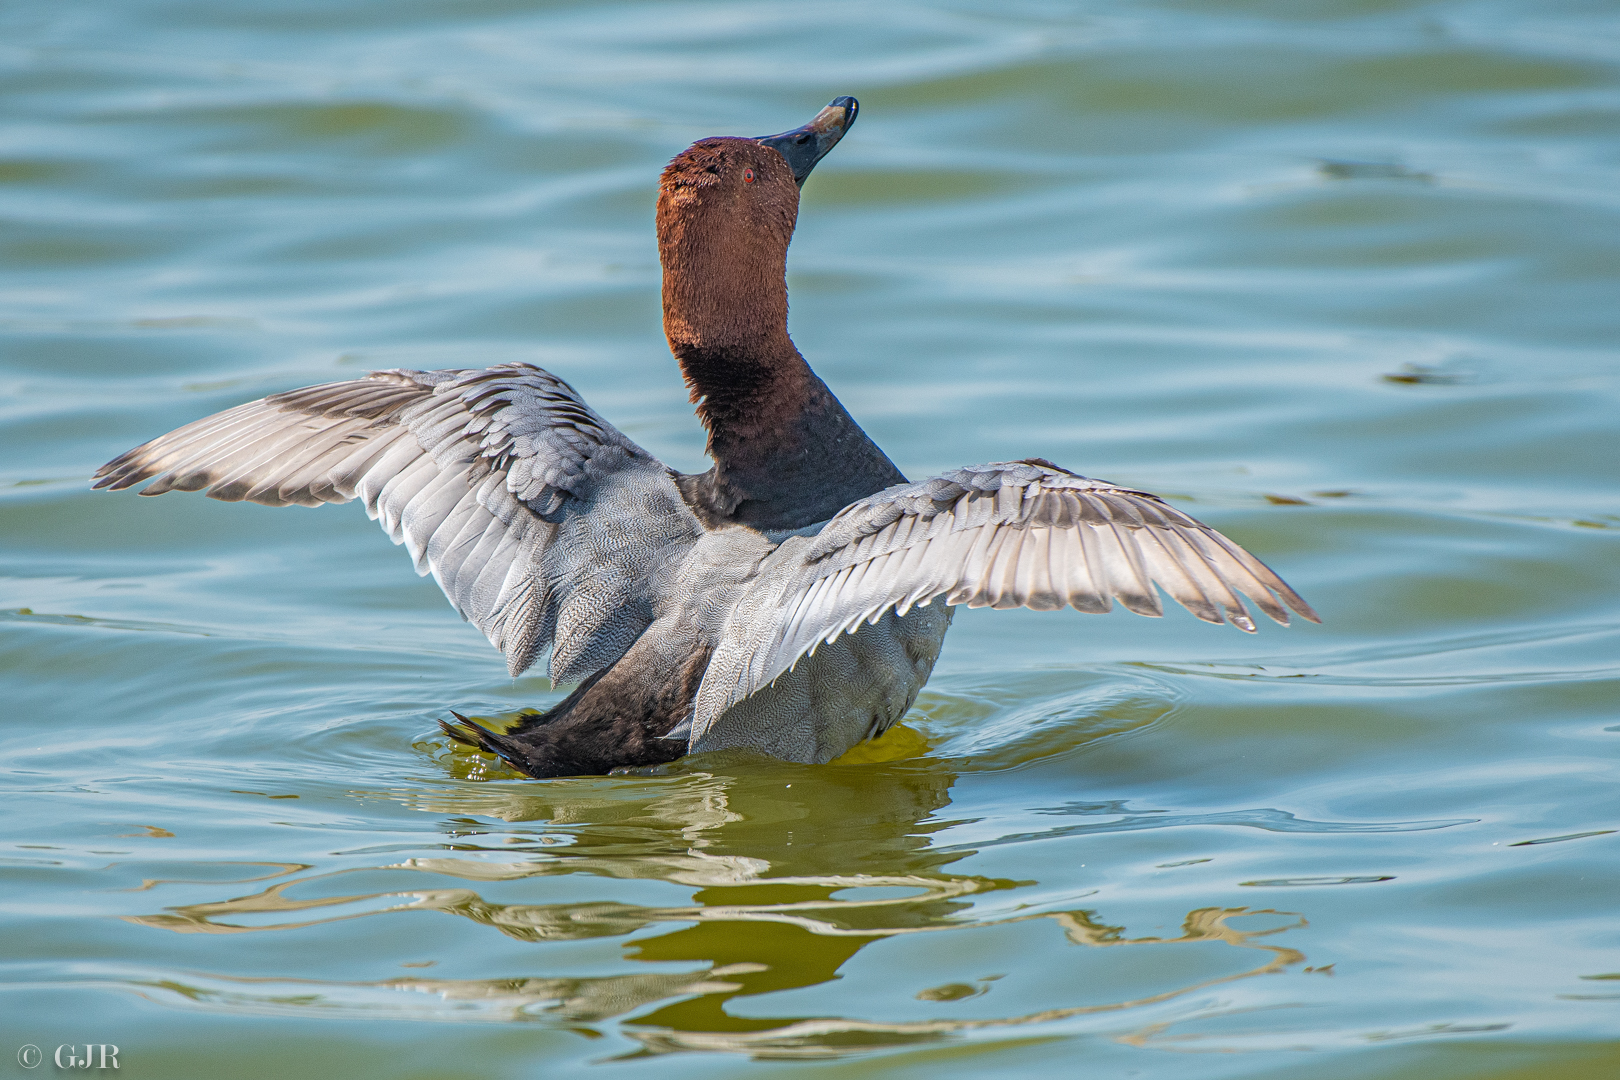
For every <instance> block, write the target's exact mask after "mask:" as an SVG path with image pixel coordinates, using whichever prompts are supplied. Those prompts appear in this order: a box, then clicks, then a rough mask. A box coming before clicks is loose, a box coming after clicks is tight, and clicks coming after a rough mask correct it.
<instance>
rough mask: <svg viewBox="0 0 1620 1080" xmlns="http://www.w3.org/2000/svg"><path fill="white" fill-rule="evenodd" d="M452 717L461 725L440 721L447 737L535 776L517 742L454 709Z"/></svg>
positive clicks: (451, 711)
mask: <svg viewBox="0 0 1620 1080" xmlns="http://www.w3.org/2000/svg"><path fill="white" fill-rule="evenodd" d="M450 715H451V716H453V717H455V718H456V719H457V720H459V721H460V723H458V724H448V723H445V722H444V721H443V720H440V721H439V727H441V728H443V729H444V733H445V734H446V735H448V736H450V737H451V738H452V739H454V740H456V742H458V743H463V744H465V745H467V746H472V747H476V748H478V749H479V750H482V751H484V752H485V753H489V754H494V755H496V756H497V757H499V758H500V759H501V760H502V761H505V762H506V763H507V764H508V765H510V766H512V767H513V768H514V769H516V770H517V771H518V772H521V773H527V774H529V775H530V776H532V775H534V773H533V771H532V767H531V766H530V765H529V764H528V763H527V762H526V761H525V757H526V755H525V754H524V753H523V748H522V747H520V746H519V745H518V744H517V743H516V742H514V741H513V740H511V739H509V738H507V737H506V736H505V735H502V734H500V733H498V732H494V731H491V730H489V729H488V728H486V727H483V726H481V725H479V724H475V723H473V722H472V721H471V720H469V719H467V717H465V716H462V715H461V714H460V713H458V712H456V711H455V710H454V709H451V710H450Z"/></svg>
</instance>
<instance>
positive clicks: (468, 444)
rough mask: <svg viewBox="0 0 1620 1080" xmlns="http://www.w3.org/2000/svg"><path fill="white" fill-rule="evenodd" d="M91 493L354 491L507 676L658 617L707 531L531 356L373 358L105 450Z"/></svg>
mask: <svg viewBox="0 0 1620 1080" xmlns="http://www.w3.org/2000/svg"><path fill="white" fill-rule="evenodd" d="M96 475H97V476H98V477H99V478H100V479H99V481H98V483H97V484H96V487H98V488H115V489H116V488H127V487H130V486H131V485H133V484H138V483H140V482H141V481H143V480H152V483H151V484H149V485H148V486H147V487H146V489H145V490H144V491H142V492H141V494H142V495H161V494H162V493H163V492H165V491H174V490H179V491H206V493H207V494H208V495H209V496H210V497H212V498H215V499H224V500H228V501H235V500H242V499H246V500H249V501H252V502H258V503H264V504H265V505H268V506H288V505H294V504H296V505H302V506H318V505H320V504H322V503H329V502H330V503H341V502H348V501H349V500H351V499H355V498H358V499H360V500H361V501H362V502H363V503H364V505H365V508H366V513H368V514H370V515H371V517H372V518H373V519H376V520H379V521H380V522H381V524H382V527H383V529H384V530H385V531H386V532H387V533H388V535H389V536H390V537H391V538H392V539H393V541H394V543H396V544H404V545H405V546H406V549H407V550H408V551H409V552H410V553H411V557H412V559H414V560H415V562H416V571H417V573H418V574H427V573H432V574H433V576H434V579H435V580H436V581H438V583H439V586H440V587H441V588H442V589H443V590H444V593H445V595H446V596H447V597H449V599H450V603H451V604H452V605H453V606H454V607H455V609H456V610H457V611H458V612H460V613H461V616H462V617H463V618H465V619H468V620H470V621H471V622H472V623H473V624H474V625H475V626H477V627H478V628H479V629H480V630H482V631H483V632H484V634H485V635H487V636H488V638H489V640H490V641H491V642H492V643H493V644H494V645H495V647H496V648H498V649H500V650H501V651H502V652H503V653H504V654H505V655H506V660H507V667H508V669H509V670H510V671H511V672H512V674H514V675H516V674H518V673H519V672H521V671H523V670H525V669H526V668H528V667H529V666H530V665H531V664H533V663H534V662H535V660H536V659H537V658H538V657H539V656H540V654H541V653H542V652H544V651H545V650H546V649H548V648H549V649H551V650H552V653H551V658H550V664H549V674H550V675H551V677H552V678H553V679H554V680H556V681H558V682H574V681H577V680H579V679H582V678H585V677H586V676H588V675H590V674H592V673H594V672H596V671H598V670H600V669H602V668H604V667H606V666H607V665H609V664H611V663H612V662H613V661H614V660H616V659H618V657H619V656H621V655H622V654H623V653H624V651H625V650H626V649H627V648H629V646H630V644H631V643H632V642H634V641H635V639H636V638H637V637H638V636H639V635H640V634H641V632H642V631H643V630H645V629H646V628H647V626H648V625H649V624H650V623H651V622H652V620H653V616H654V612H653V606H654V598H653V595H652V589H653V581H652V578H653V576H654V575H655V573H656V571H657V570H658V569H659V568H661V567H665V566H668V565H669V564H670V563H671V562H672V561H674V560H678V559H679V558H680V557H681V555H682V554H683V553H684V551H685V550H686V549H687V548H690V547H691V545H692V544H693V543H695V542H696V540H697V538H698V536H699V534H700V533H701V531H702V530H701V527H700V526H699V524H698V522H697V519H696V518H695V517H693V515H692V513H691V511H690V510H688V509H687V508H686V505H685V503H683V502H682V501H681V497H680V493H679V492H678V491H677V490H676V488H675V484H674V482H673V481H672V479H671V478H670V474H669V470H668V469H667V468H665V467H664V465H663V464H662V463H660V462H659V461H658V460H657V459H656V458H654V457H653V456H652V455H651V454H648V453H647V452H646V451H645V450H643V449H642V448H641V447H639V446H637V445H636V444H635V443H633V442H631V441H630V440H629V439H627V438H625V436H624V435H623V434H621V433H620V432H619V431H618V430H617V429H615V428H614V427H613V425H611V424H609V423H608V422H607V421H606V420H604V419H602V418H601V417H600V416H598V415H597V414H596V413H595V412H594V411H592V410H591V409H590V407H589V406H587V405H586V404H585V402H584V401H583V400H582V399H581V398H580V396H579V395H578V394H577V393H575V392H574V389H573V388H572V387H571V386H569V385H568V384H567V383H565V382H563V381H562V380H561V379H559V378H557V377H556V376H555V375H552V374H551V373H549V372H546V371H543V370H541V369H540V368H537V367H533V366H531V365H529V364H500V365H497V366H495V367H491V368H485V369H480V370H467V371H405V370H397V371H378V372H374V373H372V374H371V375H369V376H367V377H366V378H363V379H355V380H353V381H351V382H341V383H329V384H326V385H323V386H312V387H308V388H306V389H303V390H293V391H289V392H288V393H284V394H275V395H273V396H271V397H267V398H263V399H261V400H259V401H252V402H249V403H247V404H246V405H239V406H237V407H236V408H234V409H228V410H226V411H225V412H222V413H217V414H215V415H214V416H210V417H206V418H204V419H202V420H198V421H196V422H195V423H192V424H188V425H186V426H185V427H182V428H179V429H177V430H175V431H172V432H170V433H169V434H167V435H164V436H161V437H159V438H157V439H154V440H152V441H151V442H149V443H146V444H145V445H143V446H138V447H136V448H135V449H133V450H131V451H129V452H128V453H126V454H124V455H122V456H120V457H118V458H116V459H114V460H113V461H111V462H109V463H108V464H107V465H105V466H103V467H102V469H101V470H100V471H99V472H98V473H97V474H96Z"/></svg>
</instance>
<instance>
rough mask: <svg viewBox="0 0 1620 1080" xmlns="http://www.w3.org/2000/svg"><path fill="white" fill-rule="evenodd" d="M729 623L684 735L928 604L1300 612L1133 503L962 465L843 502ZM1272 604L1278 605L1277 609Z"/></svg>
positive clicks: (1254, 568)
mask: <svg viewBox="0 0 1620 1080" xmlns="http://www.w3.org/2000/svg"><path fill="white" fill-rule="evenodd" d="M761 570H762V572H761V574H760V577H759V578H758V579H757V580H756V581H755V582H754V583H753V584H752V585H750V586H749V589H748V592H747V593H746V594H745V595H744V597H743V599H742V601H741V603H739V604H738V605H737V607H736V609H735V610H734V611H733V612H732V614H731V616H730V617H729V618H728V620H727V622H726V626H725V629H724V630H723V631H722V633H721V637H720V639H719V641H718V642H717V644H716V648H715V652H714V657H713V659H712V660H711V661H710V665H709V670H708V673H707V674H706V675H705V677H704V680H703V684H702V686H701V687H700V688H699V690H698V697H697V710H696V716H695V719H694V722H693V725H694V726H693V730H694V735H695V734H696V733H697V731H698V730H699V729H700V728H701V727H703V726H706V725H707V724H708V723H710V722H712V721H713V719H715V718H716V717H718V716H719V715H720V714H721V713H723V712H724V711H725V710H726V709H728V708H730V707H731V706H732V705H735V704H736V703H737V702H739V701H741V700H742V699H743V698H745V697H747V696H749V695H750V694H752V693H754V692H755V691H757V690H759V689H760V688H761V687H764V686H767V685H769V684H770V683H771V682H772V680H774V679H776V678H777V677H778V676H779V675H781V674H782V673H783V672H785V671H787V670H789V669H790V668H791V667H792V666H793V665H794V664H795V663H797V662H798V660H799V659H800V658H801V657H803V656H804V655H805V654H806V653H809V652H811V651H813V650H814V649H815V647H816V646H817V645H818V644H820V643H821V642H831V641H833V640H835V639H836V638H837V636H838V635H839V634H841V633H844V632H846V631H848V632H854V631H855V630H856V629H858V628H859V627H860V625H861V623H862V622H868V623H876V622H877V620H878V619H879V618H880V617H882V615H883V613H884V612H886V611H888V610H890V609H894V610H895V611H896V612H897V613H898V614H900V615H904V614H905V613H906V612H907V611H909V610H910V609H911V608H913V607H915V606H919V605H924V604H927V603H928V602H929V601H931V600H933V599H935V598H936V597H941V596H943V597H944V598H945V602H946V603H947V604H966V605H968V606H969V607H994V608H1014V607H1029V608H1034V609H1035V610H1037V611H1052V610H1056V609H1058V608H1062V607H1065V606H1069V607H1074V608H1077V609H1078V610H1080V611H1089V612H1097V613H1102V612H1106V611H1108V610H1109V608H1110V607H1111V606H1112V605H1113V601H1114V600H1116V599H1117V600H1119V602H1120V603H1121V604H1123V605H1124V606H1125V607H1127V608H1129V609H1130V610H1131V611H1134V612H1136V613H1137V614H1139V615H1162V614H1164V609H1163V608H1162V607H1161V606H1160V602H1159V597H1158V595H1157V594H1156V593H1155V592H1154V589H1153V586H1154V585H1158V586H1159V587H1160V588H1162V589H1163V590H1164V591H1165V592H1166V593H1168V594H1169V595H1170V596H1171V597H1172V598H1173V599H1175V600H1176V601H1177V602H1178V603H1180V604H1181V605H1182V606H1183V607H1185V608H1187V610H1189V611H1191V612H1192V613H1193V614H1194V615H1196V616H1198V618H1200V619H1203V620H1204V621H1205V622H1212V623H1220V622H1229V623H1231V624H1232V625H1233V626H1236V627H1237V628H1239V629H1240V630H1245V631H1248V632H1250V633H1253V632H1254V620H1253V619H1252V618H1251V617H1250V615H1249V612H1248V609H1247V608H1246V607H1245V606H1244V603H1243V600H1244V598H1247V599H1248V600H1250V601H1252V602H1253V603H1254V605H1255V606H1256V607H1258V608H1259V609H1260V610H1261V611H1263V612H1265V613H1266V614H1267V615H1269V616H1271V617H1272V618H1273V619H1275V620H1276V621H1277V622H1279V623H1282V624H1284V625H1287V623H1288V612H1287V611H1286V610H1285V609H1284V606H1283V605H1287V607H1289V608H1292V609H1293V610H1294V611H1295V612H1296V613H1298V614H1299V615H1302V616H1304V617H1305V618H1307V619H1309V620H1311V621H1312V622H1319V621H1320V620H1319V619H1318V618H1317V616H1316V613H1315V612H1314V611H1312V610H1311V609H1310V606H1309V605H1308V604H1306V603H1305V601H1304V600H1301V599H1300V598H1299V596H1298V594H1296V593H1295V592H1294V590H1293V589H1290V588H1289V587H1288V586H1287V585H1286V584H1284V583H1283V580H1282V579H1281V578H1279V577H1278V576H1277V575H1276V574H1274V573H1272V572H1271V570H1270V569H1268V568H1267V567H1266V566H1265V564H1263V563H1261V562H1260V560H1259V559H1256V558H1255V557H1254V556H1253V555H1250V554H1249V553H1248V552H1247V551H1244V550H1243V549H1242V548H1241V547H1239V546H1238V545H1236V544H1234V543H1233V542H1232V541H1230V540H1228V539H1227V538H1226V537H1224V536H1222V535H1221V534H1220V533H1218V532H1216V531H1215V530H1214V529H1211V528H1210V527H1209V526H1207V525H1204V524H1201V523H1200V522H1197V521H1195V520H1193V519H1192V518H1190V517H1188V516H1187V515H1186V514H1183V513H1182V512H1181V511H1179V510H1176V509H1174V508H1173V507H1170V506H1168V505H1166V504H1165V503H1164V502H1163V501H1161V500H1160V499H1159V498H1158V497H1156V496H1154V495H1149V494H1148V493H1146V492H1143V491H1130V490H1127V489H1125V488H1120V487H1115V486H1114V485H1113V484H1107V483H1104V482H1102V481H1100V480H1090V479H1087V478H1086V477H1083V476H1076V475H1075V474H1074V473H1071V472H1067V471H1066V470H1063V469H1060V468H1058V467H1056V466H1054V465H1052V464H1051V463H1049V462H1045V461H1040V460H1038V459H1035V460H1030V461H1022V462H1000V463H997V464H993V465H975V466H971V467H969V468H966V469H959V470H957V471H956V472H952V473H947V474H945V475H944V476H937V477H934V478H933V479H931V480H926V481H924V482H922V483H919V484H902V485H899V486H897V487H892V488H889V489H887V490H886V491H881V492H879V493H878V494H876V495H872V496H869V497H868V498H865V499H862V500H860V501H859V502H856V503H852V504H851V505H849V506H847V507H845V508H844V509H843V510H841V511H839V513H838V515H837V516H836V517H834V518H833V519H832V520H831V521H829V522H828V523H827V524H826V526H825V527H823V528H822V530H821V532H820V533H819V534H817V535H816V536H813V537H802V538H800V537H795V538H791V539H789V540H787V541H785V542H784V543H783V544H782V546H781V547H780V548H778V549H777V550H776V552H775V553H773V554H772V556H771V557H770V559H768V560H767V561H766V563H765V564H764V566H763V567H762V568H761ZM1279 601H1280V603H1279Z"/></svg>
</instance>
